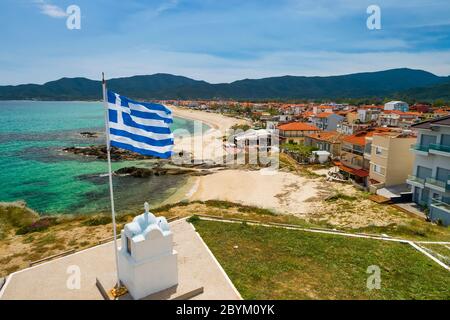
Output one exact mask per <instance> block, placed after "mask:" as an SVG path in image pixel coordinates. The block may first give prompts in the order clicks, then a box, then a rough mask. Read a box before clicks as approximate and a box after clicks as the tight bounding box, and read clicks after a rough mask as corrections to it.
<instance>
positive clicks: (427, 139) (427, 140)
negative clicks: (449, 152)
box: [420, 134, 436, 147]
mask: <svg viewBox="0 0 450 320" xmlns="http://www.w3.org/2000/svg"><path fill="white" fill-rule="evenodd" d="M434 143H436V136H432V135H429V134H422V136H421V139H420V145H422V146H424V147H428V146H429V145H430V144H434Z"/></svg>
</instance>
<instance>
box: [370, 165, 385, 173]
mask: <svg viewBox="0 0 450 320" xmlns="http://www.w3.org/2000/svg"><path fill="white" fill-rule="evenodd" d="M372 168H373V171H374V172H375V173H378V174H381V175H383V169H382V167H381V166H379V165H377V164H373V166H372Z"/></svg>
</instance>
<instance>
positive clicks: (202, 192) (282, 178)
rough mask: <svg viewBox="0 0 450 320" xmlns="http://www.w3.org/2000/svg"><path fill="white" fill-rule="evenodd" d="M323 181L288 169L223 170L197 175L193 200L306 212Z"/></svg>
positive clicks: (287, 211) (292, 212)
mask: <svg viewBox="0 0 450 320" xmlns="http://www.w3.org/2000/svg"><path fill="white" fill-rule="evenodd" d="M319 183H320V182H319V181H317V180H313V179H308V178H303V177H300V176H297V175H295V174H292V173H288V172H281V171H279V172H277V173H276V174H274V175H270V176H268V175H263V174H261V173H260V172H259V171H255V170H223V171H220V172H217V173H214V174H211V175H208V176H204V177H200V178H198V182H197V185H194V188H195V187H196V190H195V189H194V191H195V192H191V193H192V195H191V197H190V200H201V201H206V200H225V201H231V202H236V203H241V204H245V205H251V206H257V207H262V208H266V209H270V210H273V211H274V212H277V213H290V214H296V215H303V214H306V213H308V212H309V208H308V205H307V202H308V200H310V199H312V198H315V197H317V196H318V195H319V185H318V184H319Z"/></svg>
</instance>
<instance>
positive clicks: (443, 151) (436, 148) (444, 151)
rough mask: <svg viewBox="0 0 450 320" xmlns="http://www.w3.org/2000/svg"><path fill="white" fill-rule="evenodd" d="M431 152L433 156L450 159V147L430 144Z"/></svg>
mask: <svg viewBox="0 0 450 320" xmlns="http://www.w3.org/2000/svg"><path fill="white" fill-rule="evenodd" d="M429 152H430V153H433V154H438V155H442V156H447V157H450V146H446V145H443V144H430V146H429Z"/></svg>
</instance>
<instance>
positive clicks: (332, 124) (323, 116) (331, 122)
mask: <svg viewBox="0 0 450 320" xmlns="http://www.w3.org/2000/svg"><path fill="white" fill-rule="evenodd" d="M344 119H345V117H343V116H340V115H338V114H336V113H333V112H321V113H318V114H316V115H315V116H313V117H312V118H311V122H312V124H313V125H315V126H316V127H317V128H319V129H320V130H323V131H335V130H336V129H337V127H338V125H339V124H340V123H342V121H343V120H344Z"/></svg>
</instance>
